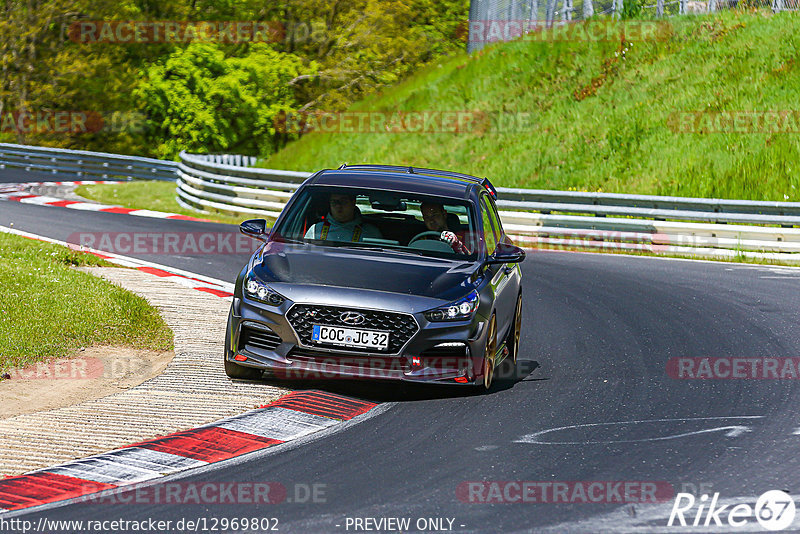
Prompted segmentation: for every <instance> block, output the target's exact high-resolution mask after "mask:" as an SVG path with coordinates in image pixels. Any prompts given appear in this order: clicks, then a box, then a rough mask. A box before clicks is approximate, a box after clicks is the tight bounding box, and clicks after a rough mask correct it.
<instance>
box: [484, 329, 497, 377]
mask: <svg viewBox="0 0 800 534" xmlns="http://www.w3.org/2000/svg"><path fill="white" fill-rule="evenodd" d="M488 329H489V331H488V332H486V347H485V348H484V351H483V384H482V388H481V389H482V390H483V391H489V390H491V389H492V381H493V379H494V357H495V354H496V353H497V318H496V316H495V314H492V318H491V319H490V320H489V326H488Z"/></svg>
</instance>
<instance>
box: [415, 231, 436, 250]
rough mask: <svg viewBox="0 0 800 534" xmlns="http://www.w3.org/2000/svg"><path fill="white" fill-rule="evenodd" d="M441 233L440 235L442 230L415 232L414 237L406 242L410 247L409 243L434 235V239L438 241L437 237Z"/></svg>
mask: <svg viewBox="0 0 800 534" xmlns="http://www.w3.org/2000/svg"><path fill="white" fill-rule="evenodd" d="M441 235H442V232H432V231H427V232H422V233H421V234H417V235H415V236H414V237H412V238H411V241H409V242H408V246H409V247H410V246H411V243H414V242H415V241H419V240H420V239H428V238H433V237H435V238H436V240H437V241H438V240H439V237H441Z"/></svg>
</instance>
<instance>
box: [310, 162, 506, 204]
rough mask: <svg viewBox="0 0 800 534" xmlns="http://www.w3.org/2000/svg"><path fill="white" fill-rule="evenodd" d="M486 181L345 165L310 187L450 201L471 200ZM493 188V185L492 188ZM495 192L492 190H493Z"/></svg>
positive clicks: (319, 177) (449, 174) (322, 175)
mask: <svg viewBox="0 0 800 534" xmlns="http://www.w3.org/2000/svg"><path fill="white" fill-rule="evenodd" d="M484 182H486V183H488V180H486V179H485V178H477V177H475V176H470V175H468V174H461V173H457V172H452V171H439V170H435V169H424V168H419V167H399V166H390V165H348V166H345V165H343V166H342V167H340V168H339V169H336V170H332V169H325V170H322V171H319V172H318V173H317V174H315V175H314V176H312V177H311V178H309V180H308V181H307V182H306V183H307V184H308V185H322V186H338V187H359V188H368V189H369V188H375V189H385V190H389V191H401V192H408V193H417V194H422V195H433V196H441V197H448V198H460V199H466V198H469V196H470V193H471V191H472V190H473V188H476V187H477V188H479V189H482V188H483V187H484V186H483V184H484ZM489 185H490V186H491V184H489ZM490 191H491V190H490Z"/></svg>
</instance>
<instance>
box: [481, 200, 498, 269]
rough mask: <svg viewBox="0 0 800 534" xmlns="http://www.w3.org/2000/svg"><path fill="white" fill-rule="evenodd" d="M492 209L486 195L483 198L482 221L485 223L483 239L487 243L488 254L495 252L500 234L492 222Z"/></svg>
mask: <svg viewBox="0 0 800 534" xmlns="http://www.w3.org/2000/svg"><path fill="white" fill-rule="evenodd" d="M491 213H492V209H491V206H490V205H489V202H488V199H487V197H486V195H482V196H481V219H482V222H483V238H484V240H485V242H486V254H491V253H492V252H494V249H495V247H496V246H497V239H498V232H497V230H496V228H495V223H494V221H493V220H492V215H491Z"/></svg>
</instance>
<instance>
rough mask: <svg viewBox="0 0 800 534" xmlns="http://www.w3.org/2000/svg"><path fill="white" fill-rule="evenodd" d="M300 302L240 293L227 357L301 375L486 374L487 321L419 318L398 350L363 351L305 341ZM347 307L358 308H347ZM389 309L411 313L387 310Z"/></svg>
mask: <svg viewBox="0 0 800 534" xmlns="http://www.w3.org/2000/svg"><path fill="white" fill-rule="evenodd" d="M293 306H296V305H295V304H293V303H291V302H288V301H287V302H284V303H283V304H282V305H281V306H277V307H273V306H269V305H262V304H261V303H259V302H255V301H249V300H245V299H241V298H238V297H237V298H234V302H233V304H232V306H231V311H230V314H229V316H228V326H227V328H228V335H227V336H226V340H227V344H226V347H225V358H226V359H228V360H230V361H233V362H235V363H236V364H238V365H242V366H246V367H254V368H258V369H264V370H266V371H268V372H269V373H270V374H272V375H273V376H275V377H276V378H282V379H295V380H329V379H365V380H395V381H404V382H418V383H438V384H452V385H464V384H476V383H480V381H481V380H482V379H483V377H482V375H481V372H482V361H483V348H484V347H485V339H484V338H485V330H486V329H485V322H484V320H483V318H481V317H480V316H479V315H477V314H476V316H475V317H474V318H473V319H472V320H471V321H461V322H429V321H427V319H425V317H424V315H423V314H421V313H417V314H408V315H411V316H413V317H414V320H415V322H416V323H417V326H418V329H417V330H416V332H415V333H414V334H413V335H411V337H410V338H409V339H408V340H407V341H406V342H405V343H404V344H403V346H402V347H401V348H399V349H398V350H397V351H396V352H395V353H393V354H385V353H377V352H360V351H353V350H348V349H347V348H344V347H341V348H336V347H333V346H323V345H312V344H309V343H303V341H302V339H301V336H300V335H298V333H297V332H296V330H295V328H294V327H293V325H292V324H291V323H290V321H289V320H288V319H287V315H288V314H289V313H290V310H291V309H292V307H293ZM342 309H354V308H349V307H342ZM386 312H387V313H395V314H398V313H407V312H401V311H398V310H386Z"/></svg>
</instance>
